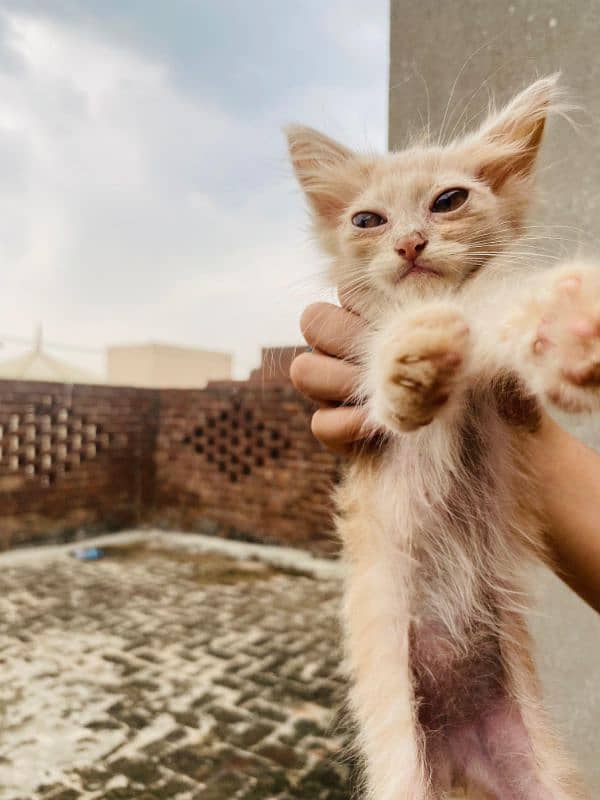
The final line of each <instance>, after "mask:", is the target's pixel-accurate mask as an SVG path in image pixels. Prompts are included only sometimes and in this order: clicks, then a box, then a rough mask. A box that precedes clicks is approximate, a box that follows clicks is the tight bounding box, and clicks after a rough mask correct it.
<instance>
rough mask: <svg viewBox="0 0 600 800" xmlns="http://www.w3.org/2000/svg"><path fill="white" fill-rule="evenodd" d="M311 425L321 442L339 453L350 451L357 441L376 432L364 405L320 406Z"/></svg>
mask: <svg viewBox="0 0 600 800" xmlns="http://www.w3.org/2000/svg"><path fill="white" fill-rule="evenodd" d="M310 427H311V430H312V432H313V434H314V435H315V436H316V438H317V439H318V440H319V441H320V442H322V443H323V444H324V445H325V446H326V447H328V448H329V449H330V450H335V451H336V452H338V453H348V452H349V451H351V450H352V448H353V445H355V444H356V442H359V441H361V439H365V438H367V437H368V436H370V435H371V434H372V433H373V432H374V431H373V429H372V427H371V426H370V425H369V423H368V420H367V412H366V409H365V408H363V407H362V406H340V407H339V408H320V409H319V410H318V411H315V413H314V414H313V416H312V420H311V425H310Z"/></svg>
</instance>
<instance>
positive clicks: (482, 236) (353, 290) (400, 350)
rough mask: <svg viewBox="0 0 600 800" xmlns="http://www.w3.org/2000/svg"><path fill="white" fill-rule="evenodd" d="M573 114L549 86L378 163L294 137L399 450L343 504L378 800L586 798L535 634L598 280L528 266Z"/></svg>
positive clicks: (588, 383) (359, 477)
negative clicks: (541, 159)
mask: <svg viewBox="0 0 600 800" xmlns="http://www.w3.org/2000/svg"><path fill="white" fill-rule="evenodd" d="M559 99H560V95H559V92H558V90H557V88H556V78H555V77H554V76H553V77H548V78H545V79H542V80H539V81H537V82H536V83H534V84H533V85H531V86H530V87H529V88H527V89H526V90H525V91H523V92H522V93H521V94H519V95H517V96H516V97H515V98H514V99H513V100H512V102H511V103H510V104H509V105H508V106H506V107H505V108H504V109H503V110H501V111H499V112H497V113H496V112H495V113H490V115H489V117H488V118H487V119H486V121H485V122H484V124H483V125H482V126H481V128H480V129H479V130H478V131H477V132H475V133H472V134H470V135H468V136H466V137H464V138H462V139H460V140H457V141H454V142H452V143H450V144H448V145H445V146H441V145H427V146H425V145H424V146H414V147H411V148H410V149H407V150H405V151H403V152H396V153H389V154H386V155H382V156H371V155H358V154H356V153H354V152H352V151H351V150H349V149H347V148H346V147H343V146H342V145H340V144H338V143H336V142H334V141H332V140H331V139H329V138H327V137H325V136H323V135H322V134H320V133H318V132H316V131H314V130H312V129H310V128H305V127H300V126H292V127H290V128H289V129H288V131H287V133H288V139H289V149H290V154H291V159H292V162H293V166H294V169H295V172H296V175H297V177H298V179H299V182H300V184H301V186H302V188H303V189H304V191H305V193H306V196H307V198H308V201H309V205H310V209H311V212H312V218H313V222H314V228H315V231H316V233H317V235H318V238H319V241H320V243H321V245H322V247H323V248H324V250H325V251H326V253H327V254H328V255H329V256H330V257H331V271H330V275H331V281H332V283H333V285H335V286H336V287H337V289H338V291H339V293H340V296H342V297H344V298H345V300H346V302H347V304H348V305H350V306H351V307H352V308H354V309H355V310H356V311H357V312H358V313H360V314H361V315H363V316H364V317H365V318H366V319H367V320H369V322H370V323H371V325H370V328H371V330H372V333H371V334H370V337H369V339H368V341H367V342H366V343H365V346H364V351H363V352H361V353H360V354H357V358H359V359H360V363H361V364H362V365H363V368H364V369H363V372H364V382H363V386H362V387H361V389H360V391H359V393H358V395H359V399H361V400H362V401H364V402H366V403H367V404H368V408H369V412H370V416H371V418H372V421H373V422H374V423H375V424H376V425H377V426H378V427H379V428H383V429H384V430H385V431H386V435H385V438H384V440H383V441H382V442H380V446H379V447H371V448H365V449H364V450H363V452H361V453H359V454H358V455H357V456H356V458H355V459H353V461H352V463H351V464H350V465H349V467H348V469H347V474H346V476H345V480H344V482H343V484H342V486H341V488H340V489H339V491H338V492H337V498H336V500H337V509H338V512H337V527H338V532H339V535H340V537H341V540H342V542H343V548H344V558H345V566H346V576H347V577H346V591H345V603H344V610H343V617H344V624H345V634H346V637H345V638H346V646H347V664H348V668H349V673H350V677H351V684H352V688H351V696H350V702H351V707H352V710H353V712H354V714H355V716H356V719H357V721H358V727H359V745H360V748H361V750H362V752H363V754H364V758H365V763H366V768H365V772H366V777H365V782H366V792H367V795H368V797H370V798H373V799H374V800H409V798H410V800H425V799H427V800H433V799H434V798H442V797H444V796H446V795H447V794H448V793H455V792H457V791H459V792H463V793H465V794H466V796H468V797H479V798H481V797H485V798H498V799H500V798H501V800H567V798H569V800H574V799H575V798H583V797H584V796H585V793H584V790H583V789H582V787H581V785H580V783H579V782H578V780H577V778H576V776H575V774H574V771H573V769H572V767H571V766H570V764H569V762H568V760H567V758H566V757H565V756H564V754H563V753H562V751H561V749H560V747H559V745H558V743H557V742H556V740H555V738H554V735H553V733H552V730H551V727H550V725H549V722H548V720H547V718H546V714H545V712H544V710H543V708H542V706H541V704H540V699H539V694H540V693H539V687H538V680H537V677H536V674H535V669H534V666H533V663H532V657H531V642H530V638H529V634H528V631H527V627H526V624H525V621H524V613H525V606H526V593H525V591H524V586H525V583H524V580H525V573H526V571H527V567H528V565H529V564H531V561H532V560H533V559H540V558H544V547H543V529H544V520H543V516H542V512H541V509H540V508H539V507H538V504H537V502H536V497H537V495H538V492H537V491H536V475H535V474H533V471H532V469H531V467H530V464H531V463H532V461H531V458H530V457H529V455H528V448H529V446H530V444H529V439H530V437H531V431H532V430H533V429H535V427H536V425H538V424H539V421H540V418H541V417H540V410H539V409H540V407H539V404H538V401H539V402H549V403H553V404H554V405H556V406H558V407H560V408H563V409H567V410H571V411H575V410H582V409H590V408H592V407H593V406H595V405H597V404H598V399H599V395H600V393H598V392H597V388H598V386H599V385H600V340H599V339H598V338H597V330H598V329H599V328H598V327H596V324H597V323H598V321H599V320H600V271H598V270H594V269H593V268H591V267H589V266H585V265H580V264H577V263H574V264H567V265H563V266H561V267H559V268H558V269H554V270H550V271H535V270H531V269H530V265H529V260H530V258H529V256H530V249H529V246H528V244H527V241H528V239H527V235H526V234H527V232H528V230H529V229H528V227H527V225H526V222H525V215H526V212H527V210H528V208H529V206H530V203H531V198H532V195H533V188H534V166H535V160H536V156H537V152H538V149H539V146H540V143H541V140H542V134H543V130H544V124H545V120H546V116H547V114H548V113H549V112H551V111H557V110H560V105H559ZM586 320H587V322H586ZM590 320H591V322H590Z"/></svg>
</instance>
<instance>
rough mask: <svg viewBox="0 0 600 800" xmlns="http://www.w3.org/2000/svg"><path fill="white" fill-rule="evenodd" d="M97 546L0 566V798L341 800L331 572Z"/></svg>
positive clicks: (298, 563) (230, 548)
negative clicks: (96, 551)
mask: <svg viewBox="0 0 600 800" xmlns="http://www.w3.org/2000/svg"><path fill="white" fill-rule="evenodd" d="M104 541H105V542H106V543H107V544H106V548H107V549H106V557H105V558H103V559H102V560H99V561H93V562H82V561H77V560H75V559H74V558H73V557H71V556H70V555H69V550H71V549H72V547H48V548H35V549H31V550H27V551H15V552H11V553H6V554H4V555H2V556H0V654H1V655H0V671H1V674H2V681H1V682H0V731H1V732H0V799H1V800H17V799H18V800H41V799H42V798H43V800H75V798H89V799H90V800H92V798H105V799H106V800H118V799H121V800H134V799H135V798H139V800H142V798H143V799H144V800H154V799H156V798H170V799H172V800H184V798H185V799H189V800H234V798H235V800H261V798H265V799H266V798H277V800H284V798H286V799H287V800H292V798H305V799H307V798H310V800H342V798H347V797H348V796H349V794H350V787H349V767H348V764H347V760H345V759H344V750H343V748H344V733H343V730H344V728H343V725H341V723H340V717H339V715H338V712H337V709H339V707H340V705H341V702H340V701H341V698H342V696H343V686H342V680H341V678H340V677H339V674H338V666H339V651H338V630H337V625H336V613H337V604H338V598H339V580H338V568H337V565H335V564H333V563H331V562H329V563H328V562H319V561H317V560H315V559H312V558H311V557H310V556H308V555H304V554H297V553H290V552H289V551H285V550H282V549H277V550H275V549H272V548H257V547H255V546H252V545H243V544H242V545H238V544H234V543H220V542H215V541H214V540H206V539H203V538H202V537H196V536H185V537H181V536H177V535H176V534H173V535H170V534H169V535H164V534H163V535H161V534H148V533H147V532H144V534H143V540H142V538H141V537H140V536H139V535H138V536H136V535H126V534H125V535H123V534H119V535H116V536H112V537H109V538H107V539H105V540H104ZM87 544H88V543H86V545H87ZM215 548H216V549H215ZM256 552H260V553H261V558H262V560H261V561H258V560H253V556H254V555H255V553H256ZM265 559H266V560H265Z"/></svg>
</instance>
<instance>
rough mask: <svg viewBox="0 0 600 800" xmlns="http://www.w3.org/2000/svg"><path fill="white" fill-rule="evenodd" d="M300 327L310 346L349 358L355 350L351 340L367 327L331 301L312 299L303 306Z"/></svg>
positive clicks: (355, 316) (360, 320) (354, 339)
mask: <svg viewBox="0 0 600 800" xmlns="http://www.w3.org/2000/svg"><path fill="white" fill-rule="evenodd" d="M300 329H301V331H302V334H303V336H304V338H305V339H306V341H307V342H308V344H309V345H310V346H311V347H316V348H317V349H319V350H321V351H322V352H323V353H328V354H329V355H330V356H336V357H337V358H348V357H351V356H352V355H353V353H354V352H355V350H356V347H355V345H354V342H355V341H356V340H357V339H358V338H359V337H360V336H361V335H362V334H363V333H364V331H365V330H366V323H365V322H364V321H363V320H362V319H361V318H360V317H359V316H357V315H356V314H353V313H352V312H351V311H347V310H346V309H345V308H340V307H339V306H335V305H333V303H313V304H312V305H310V306H308V307H307V308H306V309H305V310H304V313H303V314H302V317H301V319H300Z"/></svg>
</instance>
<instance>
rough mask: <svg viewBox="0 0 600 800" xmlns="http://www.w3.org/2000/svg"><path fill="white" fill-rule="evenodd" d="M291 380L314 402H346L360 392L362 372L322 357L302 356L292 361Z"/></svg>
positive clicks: (348, 365)
mask: <svg viewBox="0 0 600 800" xmlns="http://www.w3.org/2000/svg"><path fill="white" fill-rule="evenodd" d="M290 378H291V380H292V383H293V384H294V386H295V387H296V389H298V391H299V392H302V393H303V394H306V395H308V396H309V397H312V398H313V399H314V400H321V401H335V402H344V401H346V400H348V398H349V397H350V396H351V395H352V394H353V393H354V392H355V391H356V388H357V386H358V383H359V380H360V370H359V368H358V367H356V366H354V365H353V364H349V363H348V362H347V361H341V360H340V359H339V358H332V357H331V356H326V355H323V354H322V353H302V354H301V355H299V356H296V358H295V359H294V360H293V361H292V365H291V367H290Z"/></svg>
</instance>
